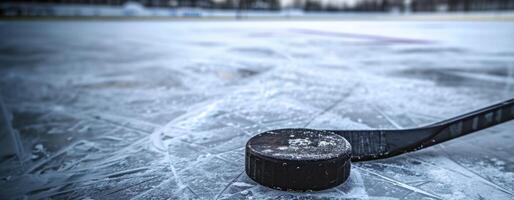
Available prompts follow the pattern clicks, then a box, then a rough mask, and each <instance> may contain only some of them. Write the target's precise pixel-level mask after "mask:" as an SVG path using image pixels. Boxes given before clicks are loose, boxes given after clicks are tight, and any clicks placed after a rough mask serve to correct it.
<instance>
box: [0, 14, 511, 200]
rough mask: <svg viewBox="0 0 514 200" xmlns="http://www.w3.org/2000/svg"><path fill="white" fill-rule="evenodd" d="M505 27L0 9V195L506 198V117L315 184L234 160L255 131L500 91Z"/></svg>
mask: <svg viewBox="0 0 514 200" xmlns="http://www.w3.org/2000/svg"><path fill="white" fill-rule="evenodd" d="M513 35H514V23H512V22H415V21H413V22H393V21H358V22H351V21H348V22H335V21H331V22H328V21H327V22H316V21H308V22H301V21H282V22H281V21H239V22H238V21H217V22H200V21H196V22H187V21H175V22H166V21H161V22H151V21H144V22H143V21H140V22H138V21H118V22H116V21H110V22H108V21H104V22H101V21H87V22H80V21H39V22H22V21H18V22H14V21H12V22H1V23H0V40H1V42H0V96H1V98H2V99H3V102H4V104H5V106H6V107H7V108H8V110H10V113H12V118H13V121H12V127H13V129H14V130H15V131H17V132H18V133H19V134H20V137H21V142H22V144H23V147H24V152H23V155H24V156H23V159H22V161H21V162H20V161H19V160H18V159H16V158H15V157H12V158H10V159H2V160H0V199H10V198H14V199H16V198H19V199H23V198H26V197H28V198H29V199H41V198H52V199H129V198H132V199H255V200H257V199H347V198H348V199H513V198H514V156H513V154H514V145H513V143H514V133H513V132H514V122H513V121H511V122H507V123H505V124H503V125H499V126H495V127H493V128H490V129H486V130H483V131H480V132H477V133H474V134H471V135H468V136H464V137H462V138H458V139H456V140H453V141H449V142H446V143H443V144H440V145H436V146H433V147H430V148H427V149H423V150H421V151H418V152H414V153H409V154H404V155H401V156H398V157H393V158H389V159H384V160H375V161H368V162H359V163H352V169H351V170H352V171H351V176H350V178H349V180H348V181H347V182H346V183H345V184H342V185H340V186H338V187H336V188H333V189H328V190H324V191H320V192H307V193H297V192H283V191H277V190H273V189H269V188H266V187H263V186H260V185H258V184H257V183H255V182H254V181H252V180H251V179H249V178H248V177H247V175H246V174H245V173H244V145H245V143H246V141H247V140H248V139H249V138H250V137H251V136H253V135H255V134H258V133H260V132H262V131H265V130H270V129H276V128H290V127H298V128H300V127H308V128H320V129H370V128H390V129H399V128H407V127H417V126H422V125H425V124H428V123H432V122H437V121H439V120H443V119H446V118H449V117H453V116H456V115H460V114H463V113H465V112H468V111H472V110H475V109H478V108H481V107H484V106H487V105H489V104H492V103H496V102H498V101H502V100H506V99H509V98H513V97H514V37H513ZM3 117H8V118H9V117H11V115H10V114H8V116H3Z"/></svg>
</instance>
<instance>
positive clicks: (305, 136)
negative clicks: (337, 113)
mask: <svg viewBox="0 0 514 200" xmlns="http://www.w3.org/2000/svg"><path fill="white" fill-rule="evenodd" d="M512 119H514V99H510V100H507V101H504V102H501V103H497V104H494V105H491V106H488V107H485V108H482V109H479V110H476V111H473V112H470V113H467V114H464V115H461V116H457V117H454V118H451V119H448V120H444V121H441V122H438V123H435V124H431V125H428V126H424V127H419V128H412V129H399V130H380V129H377V130H313V129H278V130H271V131H266V132H264V133H261V134H258V135H256V136H254V137H253V138H251V139H250V140H249V141H248V143H247V144H246V173H247V174H248V176H249V177H250V178H252V179H254V180H255V181H257V182H259V183H261V184H263V185H266V186H269V187H273V188H276V189H286V190H300V191H304V190H321V189H326V188H330V187H333V186H335V185H338V184H340V183H342V182H344V181H345V180H346V179H347V178H348V176H349V173H350V159H351V160H352V161H365V160H374V159H382V158H388V157H391V156H396V155H400V154H403V153H406V152H411V151H416V150H419V149H422V148H426V147H429V146H432V145H435V144H439V143H441V142H445V141H448V140H451V139H454V138H457V137H460V136H463V135H467V134H469V133H473V132H475V131H478V130H482V129H485V128H488V127H491V126H494V125H497V124H500V123H503V122H506V121H509V120H512ZM341 136H342V137H341ZM343 138H344V139H343Z"/></svg>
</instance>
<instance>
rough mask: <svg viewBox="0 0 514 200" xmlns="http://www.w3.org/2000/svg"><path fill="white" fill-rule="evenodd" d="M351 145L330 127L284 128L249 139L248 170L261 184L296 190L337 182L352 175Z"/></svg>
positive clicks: (336, 183) (325, 186)
mask: <svg viewBox="0 0 514 200" xmlns="http://www.w3.org/2000/svg"><path fill="white" fill-rule="evenodd" d="M350 158H351V146H350V143H348V141H346V139H344V138H343V137H342V136H339V135H337V134H334V133H333V132H330V131H319V130H309V129H281V130H273V131H268V132H264V133H261V134H258V135H256V136H254V137H252V138H251V139H250V140H249V141H248V143H246V156H245V159H246V160H245V162H246V163H245V170H246V174H247V175H248V176H249V177H250V178H251V179H253V180H254V181H256V182H258V183H260V184H261V185H264V186H267V187H270V188H274V189H279V190H293V191H310V190H312V191H316V190H323V189H328V188H331V187H334V186H337V185H339V184H341V183H343V182H345V181H346V179H348V177H349V175H350V165H351V162H350Z"/></svg>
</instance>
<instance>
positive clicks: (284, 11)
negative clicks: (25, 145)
mask: <svg viewBox="0 0 514 200" xmlns="http://www.w3.org/2000/svg"><path fill="white" fill-rule="evenodd" d="M512 10H514V1H513V0H5V1H2V2H1V3H0V15H2V16H161V17H162V16H172V17H207V16H210V17H213V16H216V17H234V16H235V17H243V16H261V17H262V16H275V17H276V16H285V17H291V16H305V15H311V16H316V15H320V14H327V13H331V14H341V13H346V14H349V13H350V14H351V13H353V14H355V13H368V14H370V13H375V14H377V13H382V14H384V13H395V14H413V13H425V14H427V13H466V12H482V13H484V12H495V13H496V14H498V13H501V12H509V11H512Z"/></svg>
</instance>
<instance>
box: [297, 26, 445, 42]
mask: <svg viewBox="0 0 514 200" xmlns="http://www.w3.org/2000/svg"><path fill="white" fill-rule="evenodd" d="M290 30H291V31H292V32H295V33H302V34H311V35H323V36H334V37H346V38H356V39H368V40H375V41H380V42H387V43H404V44H431V43H435V42H434V41H430V40H421V39H410V38H399V37H388V36H381V35H369V34H359V33H345V32H330V31H320V30H309V29H290Z"/></svg>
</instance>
